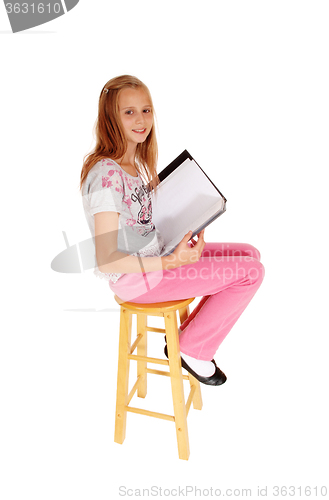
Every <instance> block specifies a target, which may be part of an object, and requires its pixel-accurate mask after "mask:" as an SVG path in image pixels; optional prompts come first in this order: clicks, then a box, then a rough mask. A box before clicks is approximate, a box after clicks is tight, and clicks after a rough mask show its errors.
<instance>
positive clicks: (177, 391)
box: [114, 295, 202, 460]
mask: <svg viewBox="0 0 329 500" xmlns="http://www.w3.org/2000/svg"><path fill="white" fill-rule="evenodd" d="M114 298H115V300H116V301H117V303H118V304H119V305H120V339H119V361H118V379H117V400H116V415H115V435H114V441H115V442H116V443H120V444H122V443H123V441H124V439H125V436H126V421H127V412H133V413H139V414H142V415H147V416H150V417H156V418H161V419H164V420H169V421H172V422H175V426H176V436H177V445H178V455H179V458H181V459H183V460H188V458H189V455H190V447H189V438H188V430H187V415H188V412H189V409H190V406H191V403H192V402H193V407H194V408H195V409H197V410H201V408H202V398H201V390H200V383H199V381H198V380H197V379H196V378H195V377H193V376H192V375H191V374H190V373H189V374H188V375H183V373H182V365H181V357H180V349H179V335H178V326H177V311H178V313H179V319H180V324H182V323H183V322H184V321H185V320H186V318H187V317H188V315H189V313H190V311H189V304H190V303H191V302H192V301H193V300H194V298H190V299H186V300H176V301H172V302H158V303H153V304H136V303H133V302H123V301H122V300H121V299H120V298H119V297H117V296H116V295H115V296H114ZM133 314H136V315H137V336H136V340H135V341H134V343H133V344H132V345H131V330H132V315H133ZM148 316H161V317H163V318H164V323H165V328H164V329H163V328H152V327H149V326H148V325H147V317H148ZM147 332H160V333H164V334H165V335H166V340H167V348H168V359H159V358H150V357H148V356H147ZM136 348H137V354H133V353H134V351H135V349H136ZM131 360H134V361H137V380H136V382H135V384H134V386H133V387H132V389H131V391H130V392H129V365H130V361H131ZM148 363H154V364H161V365H167V366H169V371H162V370H153V369H151V368H148ZM149 373H150V374H151V373H152V374H155V375H164V376H167V377H168V376H169V377H170V380H171V390H172V399H173V407H174V415H173V416H172V415H167V414H164V413H157V412H154V411H149V410H144V409H141V408H134V407H131V406H129V403H130V401H131V399H132V397H133V396H134V394H135V392H136V391H137V396H138V397H140V398H145V396H146V394H147V375H148V374H149ZM184 379H186V380H189V382H190V393H189V396H188V398H187V401H186V403H185V396H184V387H183V380H184Z"/></svg>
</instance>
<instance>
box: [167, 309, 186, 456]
mask: <svg viewBox="0 0 329 500" xmlns="http://www.w3.org/2000/svg"><path fill="white" fill-rule="evenodd" d="M164 319H165V328H166V337H167V346H168V357H169V369H170V380H171V389H172V396H173V404H174V414H175V425H176V436H177V445H178V455H179V458H181V459H183V460H188V458H189V455H190V446H189V438H188V431H187V419H186V405H185V397H184V387H183V377H182V366H181V359H180V353H179V341H178V330H177V318H176V312H175V311H172V312H170V313H165V314H164Z"/></svg>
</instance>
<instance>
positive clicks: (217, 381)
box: [164, 345, 227, 385]
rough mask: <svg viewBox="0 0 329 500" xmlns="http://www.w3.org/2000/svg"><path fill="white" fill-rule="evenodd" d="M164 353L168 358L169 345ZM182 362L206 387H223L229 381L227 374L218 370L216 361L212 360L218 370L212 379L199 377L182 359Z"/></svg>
mask: <svg viewBox="0 0 329 500" xmlns="http://www.w3.org/2000/svg"><path fill="white" fill-rule="evenodd" d="M164 353H165V355H166V357H167V358H168V348H167V345H165V348H164ZM181 362H182V367H183V368H185V370H187V371H188V372H189V373H190V374H191V375H193V377H195V378H196V379H197V380H198V381H199V382H201V383H202V384H206V385H222V384H224V382H226V380H227V377H226V375H225V373H223V372H222V371H221V370H220V369H219V368H218V366H217V365H216V362H215V360H214V359H212V360H211V362H212V363H214V365H215V367H216V370H215V373H214V374H213V375H211V377H202V376H201V375H199V374H198V373H196V372H195V371H194V370H192V368H191V367H190V366H189V365H188V364H187V363H186V362H185V361H184V359H183V358H182V357H181Z"/></svg>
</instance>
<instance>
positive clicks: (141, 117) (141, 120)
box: [136, 113, 144, 123]
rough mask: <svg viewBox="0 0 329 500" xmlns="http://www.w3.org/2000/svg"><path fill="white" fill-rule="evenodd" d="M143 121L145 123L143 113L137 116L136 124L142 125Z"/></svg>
mask: <svg viewBox="0 0 329 500" xmlns="http://www.w3.org/2000/svg"><path fill="white" fill-rule="evenodd" d="M143 121H144V115H143V113H138V114H137V115H136V122H137V123H142V122H143Z"/></svg>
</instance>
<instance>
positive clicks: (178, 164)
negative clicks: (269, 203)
mask: <svg viewBox="0 0 329 500" xmlns="http://www.w3.org/2000/svg"><path fill="white" fill-rule="evenodd" d="M158 175H159V179H160V184H159V185H158V187H157V191H156V193H154V191H153V190H152V191H151V197H152V217H153V222H154V224H155V227H156V228H157V229H158V230H159V231H160V233H161V235H162V237H163V239H164V242H165V247H164V250H163V251H162V253H161V256H164V255H169V254H170V253H171V252H173V251H174V249H175V248H176V246H177V245H178V244H179V243H180V241H181V240H182V239H183V237H184V236H185V234H186V233H188V231H190V230H191V231H192V236H191V238H193V237H194V236H195V235H196V234H198V233H199V232H200V231H202V229H204V228H205V227H207V226H208V225H209V224H211V223H212V222H213V221H214V220H215V219H217V218H218V217H219V216H220V215H222V214H223V213H224V212H225V211H226V202H227V200H226V198H225V197H224V196H223V195H222V193H221V192H220V191H219V189H218V188H217V187H216V186H215V184H214V183H213V182H212V181H211V180H210V179H209V177H208V176H207V175H206V173H205V172H204V171H203V170H202V168H201V167H200V165H198V163H197V162H196V161H195V160H194V158H192V156H191V155H190V153H189V152H188V151H187V150H185V151H183V153H181V154H180V155H179V156H178V157H177V158H176V159H175V160H174V161H173V162H171V163H170V165H168V166H167V167H166V168H165V169H164V170H162V171H161V172H160V173H159V174H158Z"/></svg>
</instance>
